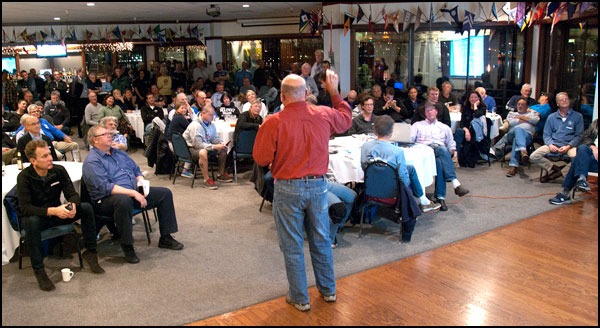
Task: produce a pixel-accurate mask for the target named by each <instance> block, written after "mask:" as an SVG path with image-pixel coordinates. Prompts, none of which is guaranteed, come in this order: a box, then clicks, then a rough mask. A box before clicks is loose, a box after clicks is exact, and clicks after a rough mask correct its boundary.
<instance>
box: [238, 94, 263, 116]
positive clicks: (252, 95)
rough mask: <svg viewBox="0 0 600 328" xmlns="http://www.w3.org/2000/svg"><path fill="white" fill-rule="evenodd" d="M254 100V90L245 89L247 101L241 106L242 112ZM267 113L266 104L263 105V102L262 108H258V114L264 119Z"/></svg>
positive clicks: (248, 108)
mask: <svg viewBox="0 0 600 328" xmlns="http://www.w3.org/2000/svg"><path fill="white" fill-rule="evenodd" d="M254 100H256V92H254V91H252V90H248V91H246V101H247V102H246V103H245V104H244V106H243V107H242V113H243V112H247V111H249V110H250V106H251V104H252V102H253V101H254ZM268 113H269V110H268V109H267V106H265V104H264V103H263V105H262V109H261V110H260V116H261V117H262V118H263V119H264V118H265V117H267V114H268Z"/></svg>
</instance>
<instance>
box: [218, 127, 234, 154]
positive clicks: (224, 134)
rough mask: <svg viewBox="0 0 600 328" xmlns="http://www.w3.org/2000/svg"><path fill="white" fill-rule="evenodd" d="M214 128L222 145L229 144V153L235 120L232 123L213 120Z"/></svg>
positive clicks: (231, 146) (231, 147)
mask: <svg viewBox="0 0 600 328" xmlns="http://www.w3.org/2000/svg"><path fill="white" fill-rule="evenodd" d="M213 124H214V125H215V127H216V128H217V136H218V137H219V138H220V139H221V141H222V142H223V143H224V144H227V143H228V142H229V145H228V147H229V149H228V151H231V150H232V149H233V143H232V142H233V132H234V131H235V120H234V121H223V120H215V121H214V122H213Z"/></svg>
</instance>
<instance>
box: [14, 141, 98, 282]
mask: <svg viewBox="0 0 600 328" xmlns="http://www.w3.org/2000/svg"><path fill="white" fill-rule="evenodd" d="M25 152H26V153H27V157H28V158H29V160H30V161H31V165H30V166H28V167H27V168H25V169H24V170H23V171H21V173H19V176H18V177H17V195H18V200H19V213H20V215H19V218H20V219H21V220H22V221H23V223H24V226H25V238H26V241H27V242H26V244H27V246H28V250H29V254H30V256H31V267H32V269H33V272H34V274H35V277H36V278H37V281H38V284H39V286H40V289H41V290H44V291H50V290H52V289H54V284H53V283H52V281H51V280H50V279H49V278H48V275H47V274H46V271H44V262H43V257H42V236H41V233H42V230H45V229H48V228H50V227H54V226H58V225H63V224H71V223H73V222H75V221H77V220H79V219H81V229H82V232H83V239H84V243H85V248H86V249H87V250H86V251H85V252H83V258H84V259H85V260H86V262H87V263H88V265H89V266H90V268H91V270H92V272H94V273H103V272H104V270H103V269H102V267H100V265H99V264H98V255H97V253H96V224H95V221H94V213H93V210H92V206H91V205H90V204H88V203H82V202H81V201H80V199H79V194H78V193H77V192H76V191H75V188H74V187H73V182H71V178H70V177H69V174H68V173H67V171H66V170H65V168H64V167H62V166H60V165H54V164H53V163H52V155H51V154H50V148H48V144H47V143H46V141H44V140H33V141H30V142H29V143H28V144H27V146H26V147H25ZM61 193H64V195H65V198H66V199H67V201H68V203H67V204H61V201H60V195H61Z"/></svg>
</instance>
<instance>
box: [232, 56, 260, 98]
mask: <svg viewBox="0 0 600 328" xmlns="http://www.w3.org/2000/svg"><path fill="white" fill-rule="evenodd" d="M248 66H249V65H248V62H246V61H243V62H242V68H241V69H239V70H238V71H237V72H236V73H235V87H236V88H240V87H242V86H243V85H244V79H245V78H248V82H250V81H252V72H250V70H249V69H248ZM248 85H250V84H249V83H248ZM255 91H256V90H255ZM240 93H244V92H241V91H240Z"/></svg>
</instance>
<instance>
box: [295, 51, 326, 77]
mask: <svg viewBox="0 0 600 328" xmlns="http://www.w3.org/2000/svg"><path fill="white" fill-rule="evenodd" d="M323 58H325V54H324V53H323V50H321V49H317V50H315V62H314V63H313V65H312V67H311V69H310V76H311V77H312V78H313V79H316V76H317V74H319V73H321V72H325V70H324V69H323V67H322V66H323ZM296 65H298V64H297V63H296ZM299 71H300V70H299V69H296V70H294V69H293V68H292V73H293V74H298V72H299ZM298 75H300V74H298Z"/></svg>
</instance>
